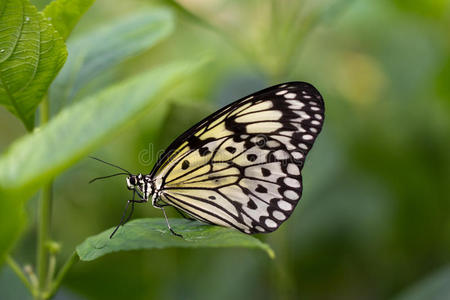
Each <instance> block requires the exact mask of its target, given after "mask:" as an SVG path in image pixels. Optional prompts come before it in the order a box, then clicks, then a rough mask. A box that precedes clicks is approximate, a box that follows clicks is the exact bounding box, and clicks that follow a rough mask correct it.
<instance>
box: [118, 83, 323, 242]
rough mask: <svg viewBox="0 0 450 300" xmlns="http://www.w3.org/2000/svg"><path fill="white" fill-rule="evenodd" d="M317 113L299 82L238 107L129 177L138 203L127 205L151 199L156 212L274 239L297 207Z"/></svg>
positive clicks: (316, 96) (319, 119) (313, 94)
mask: <svg viewBox="0 0 450 300" xmlns="http://www.w3.org/2000/svg"><path fill="white" fill-rule="evenodd" d="M324 110H325V108H324V102H323V99H322V97H321V95H320V93H319V92H318V91H317V90H316V89H315V88H314V87H313V86H312V85H310V84H308V83H305V82H289V83H284V84H280V85H276V86H273V87H270V88H267V89H264V90H262V91H259V92H256V93H254V94H252V95H250V96H247V97H244V98H242V99H240V100H237V101H235V102H233V103H231V104H229V105H228V106H226V107H224V108H222V109H220V110H219V111H217V112H216V113H214V114H212V115H211V116H209V117H207V118H205V119H204V120H202V121H200V122H199V123H197V124H196V125H194V126H193V127H192V128H190V129H189V130H187V131H186V132H185V133H183V134H182V135H181V136H180V137H178V138H177V139H176V140H175V141H174V142H173V143H172V144H171V145H170V146H169V147H168V148H167V150H166V151H165V152H164V154H163V155H162V156H161V158H160V159H159V160H158V161H157V163H156V164H155V166H154V168H153V169H152V171H151V172H150V174H148V175H142V174H138V175H131V176H128V177H127V186H128V188H129V189H130V190H133V191H134V192H136V193H137V194H138V196H139V197H140V198H141V200H138V201H134V200H133V201H134V202H147V201H149V199H150V198H152V204H153V206H155V207H157V208H160V209H163V212H164V206H167V205H170V206H174V207H175V208H177V210H181V211H183V212H184V213H186V214H188V215H189V216H191V217H193V218H195V219H198V220H200V221H204V222H208V223H211V224H217V225H222V226H227V227H233V228H236V229H238V230H240V231H242V232H244V233H248V234H250V233H266V232H271V231H274V230H276V229H277V228H278V227H279V226H280V225H281V224H282V223H283V222H284V221H286V220H287V219H288V218H289V217H290V215H291V214H292V212H293V210H294V208H295V206H296V205H297V203H298V201H299V200H300V197H301V194H302V176H301V170H302V167H303V164H304V161H305V157H306V155H307V153H308V152H309V150H310V149H311V147H312V145H313V143H314V141H315V139H316V137H317V135H318V134H319V133H320V131H321V129H322V125H323V121H324ZM133 204H134V203H133ZM164 214H165V212H164ZM169 228H170V227H169Z"/></svg>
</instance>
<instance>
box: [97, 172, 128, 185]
mask: <svg viewBox="0 0 450 300" xmlns="http://www.w3.org/2000/svg"><path fill="white" fill-rule="evenodd" d="M118 175H129V174H128V173H124V172H120V173H116V174H112V175H108V176H101V177H96V178H94V179H92V180H90V181H89V183H93V182H94V181H96V180H99V179H105V178H109V177H114V176H118Z"/></svg>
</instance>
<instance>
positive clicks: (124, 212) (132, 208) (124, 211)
mask: <svg viewBox="0 0 450 300" xmlns="http://www.w3.org/2000/svg"><path fill="white" fill-rule="evenodd" d="M134 196H135V192H133V199H131V200H128V201H127V204H126V205H125V209H124V210H123V214H122V218H120V222H119V225H117V226H116V228H115V229H114V231H113V232H112V233H111V235H110V236H109V238H110V239H111V238H112V237H113V236H114V234H115V233H116V231H117V230H118V229H119V227H120V226H122V225H124V224H125V223H126V222H128V220H130V218H131V215H132V214H133V211H134V204H135V203H143V202H147V200H144V199H141V200H134ZM130 203H131V212H130V214H129V215H128V217H127V218H126V220H125V216H126V213H127V210H128V205H129V204H130Z"/></svg>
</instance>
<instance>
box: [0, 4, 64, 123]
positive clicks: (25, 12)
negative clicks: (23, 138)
mask: <svg viewBox="0 0 450 300" xmlns="http://www.w3.org/2000/svg"><path fill="white" fill-rule="evenodd" d="M0 28H1V31H0V104H2V105H5V106H6V108H7V109H8V110H9V111H10V112H11V113H13V114H15V115H16V116H17V117H18V118H19V119H20V120H21V121H22V122H23V123H24V125H25V127H26V128H27V130H29V131H30V130H32V129H33V126H34V115H35V111H36V108H37V106H38V105H39V103H40V102H41V100H42V98H43V96H44V95H45V94H46V93H47V89H48V87H49V85H50V83H51V82H52V80H53V79H54V78H55V76H56V74H57V73H58V71H59V69H60V68H61V67H62V65H63V64H64V61H65V60H66V57H67V51H66V47H65V45H64V41H63V40H62V38H61V37H60V35H59V34H58V32H57V31H56V30H55V29H54V28H53V26H52V25H51V24H50V23H49V22H48V21H47V20H46V19H45V18H44V16H43V14H42V13H39V12H38V11H37V9H36V7H34V6H33V5H31V4H30V3H29V2H28V1H26V0H10V1H1V3H0Z"/></svg>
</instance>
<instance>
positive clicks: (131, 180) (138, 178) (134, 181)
mask: <svg viewBox="0 0 450 300" xmlns="http://www.w3.org/2000/svg"><path fill="white" fill-rule="evenodd" d="M143 179H144V176H142V174H141V173H139V174H137V175H130V176H128V177H127V187H128V189H129V190H134V189H136V188H140V187H142V184H143V183H144V182H143V181H144V180H143Z"/></svg>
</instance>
